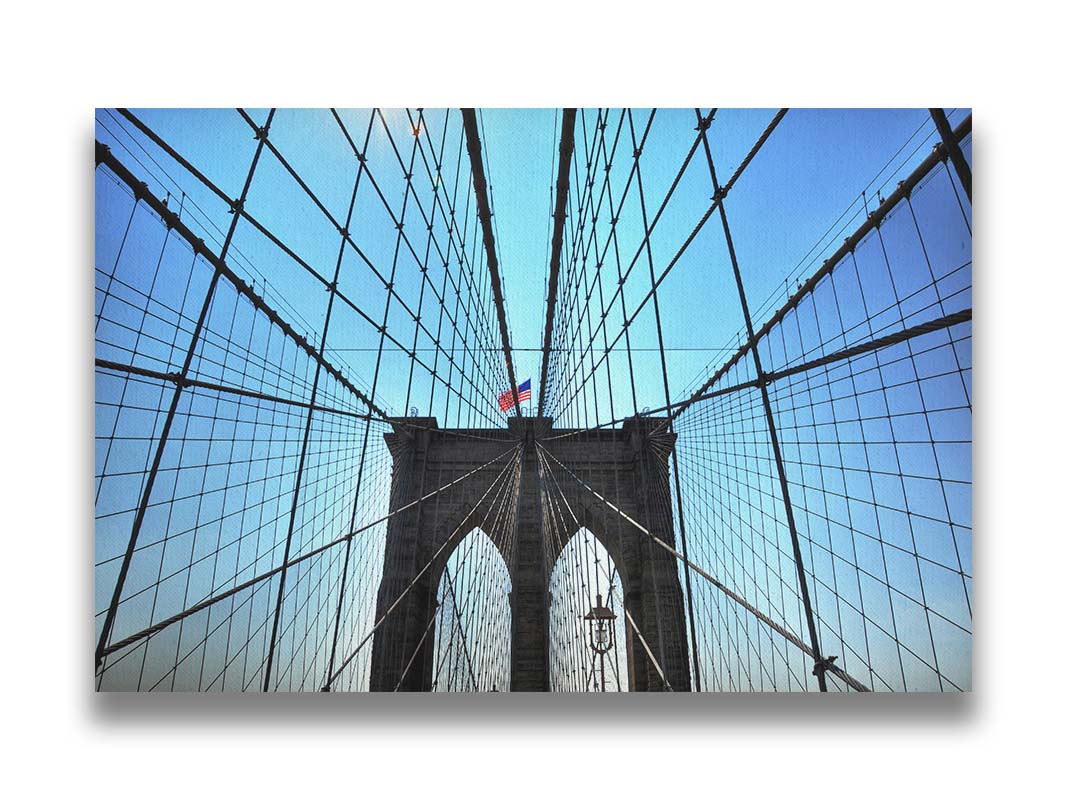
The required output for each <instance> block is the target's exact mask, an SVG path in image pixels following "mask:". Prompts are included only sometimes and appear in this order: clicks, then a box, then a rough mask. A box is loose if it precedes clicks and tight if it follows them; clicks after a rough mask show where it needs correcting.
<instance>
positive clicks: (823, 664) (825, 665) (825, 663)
mask: <svg viewBox="0 0 1067 800" xmlns="http://www.w3.org/2000/svg"><path fill="white" fill-rule="evenodd" d="M835 661H837V656H826V657H825V658H822V659H820V660H818V661H816V662H815V667H814V669H812V671H811V674H812V675H815V676H816V677H820V676H822V675H824V674H825V673H826V671H827V670H828V669H830V668H832V667H833V665H834V662H835Z"/></svg>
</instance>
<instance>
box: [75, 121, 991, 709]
mask: <svg viewBox="0 0 1067 800" xmlns="http://www.w3.org/2000/svg"><path fill="white" fill-rule="evenodd" d="M95 138H96V143H95V249H94V256H93V260H94V269H95V281H94V284H95V309H94V326H95V366H94V372H95V475H94V492H95V515H96V517H95V543H94V554H95V563H94V580H95V595H94V604H95V605H94V608H93V618H94V621H95V640H94V641H95V659H94V661H95V663H94V674H95V685H96V688H97V689H98V690H99V691H107V692H110V691H140V692H152V691H154V692H160V691H162V692H173V691H182V692H367V691H370V692H487V693H493V692H499V693H504V692H590V693H608V692H804V691H806V692H872V691H873V692H967V691H970V689H971V657H972V631H973V626H972V612H971V601H972V595H973V585H972V580H973V570H972V563H971V540H972V523H971V484H972V479H971V473H972V468H971V440H972V436H971V412H972V375H971V326H972V320H971V303H972V298H971V286H972V278H971V272H972V255H971V228H972V217H971V171H972V134H971V113H970V109H966V108H933V109H926V108H921V109H920V108H908V109H785V108H783V109H731V108H708V107H697V108H668V109H618V108H581V109H574V108H558V109H510V108H485V109H472V108H462V109H430V108H407V109H294V108H275V109H248V108H242V109H126V108H117V109H110V108H109V109H98V110H97V112H96V117H95Z"/></svg>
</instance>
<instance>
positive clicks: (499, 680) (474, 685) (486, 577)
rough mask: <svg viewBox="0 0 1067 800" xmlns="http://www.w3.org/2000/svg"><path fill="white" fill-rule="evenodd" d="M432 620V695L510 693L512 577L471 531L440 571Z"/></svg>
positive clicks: (482, 537)
mask: <svg viewBox="0 0 1067 800" xmlns="http://www.w3.org/2000/svg"><path fill="white" fill-rule="evenodd" d="M436 600H437V605H436V612H435V616H434V621H435V624H434V625H433V628H434V637H433V638H434V642H433V675H432V683H431V690H432V691H435V692H492V691H499V692H506V691H508V690H509V689H510V688H511V575H510V573H509V572H508V567H507V564H506V563H505V562H504V558H503V556H501V554H500V550H499V549H498V548H497V546H496V544H495V543H494V542H493V541H492V540H491V539H490V538H489V536H487V535H486V533H485V532H484V531H483V530H482V529H481V528H474V529H473V530H472V531H471V532H470V533H468V534H467V535H466V536H464V537H463V539H462V540H461V541H460V542H459V544H457V545H456V549H455V550H453V551H452V554H451V555H450V556H449V558H448V561H447V562H446V563H445V566H444V568H443V569H442V571H441V576H440V580H439V581H438V585H437V595H436Z"/></svg>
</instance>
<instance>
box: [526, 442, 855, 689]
mask: <svg viewBox="0 0 1067 800" xmlns="http://www.w3.org/2000/svg"><path fill="white" fill-rule="evenodd" d="M537 446H538V448H540V449H541V451H542V452H543V453H545V454H546V455H547V456H548V457H549V458H551V459H552V460H553V461H555V462H556V463H557V464H558V465H559V466H560V467H562V468H563V470H564V471H565V472H566V473H567V474H568V475H570V476H571V477H572V478H573V479H574V480H575V481H576V482H577V483H578V485H579V486H581V487H582V488H583V489H585V490H586V491H588V492H589V493H591V494H592V495H593V496H594V497H596V498H597V499H598V500H600V501H601V502H602V503H604V504H605V505H606V506H608V508H610V509H611V510H612V511H614V512H615V513H616V514H618V515H619V516H620V517H621V518H622V519H624V520H625V521H626V522H629V523H630V524H631V525H633V526H634V527H635V528H637V529H638V530H639V531H641V532H642V533H643V534H645V535H646V536H648V538H650V539H651V540H652V541H653V542H655V543H656V544H658V545H659V546H660V547H662V548H663V549H664V550H666V551H667V552H668V553H670V554H671V555H673V556H674V557H675V558H677V559H678V560H679V561H681V562H684V563H688V565H689V567H690V568H691V569H692V570H693V571H694V572H695V573H697V574H698V575H700V576H701V577H702V578H704V579H706V580H707V581H709V582H710V583H711V584H712V586H714V587H715V588H716V589H718V590H719V591H721V592H722V593H723V594H725V595H726V596H727V597H729V598H730V599H731V600H733V601H734V602H735V603H737V604H738V605H740V606H742V607H743V608H744V609H746V610H747V611H748V612H749V613H751V614H752V615H754V616H755V617H756V618H757V619H759V620H760V621H761V622H763V623H764V624H765V625H767V626H769V627H770V628H772V629H773V630H775V631H777V632H778V633H779V634H781V635H782V636H783V637H785V638H786V639H787V640H788V641H789V642H791V643H792V644H794V645H796V646H797V647H799V648H800V649H801V650H803V651H804V652H805V653H807V655H808V656H811V657H814V655H813V652H812V650H811V647H810V646H809V645H808V644H807V643H806V642H804V640H803V639H801V638H800V637H798V636H797V635H796V634H795V633H793V632H792V631H790V630H789V629H788V628H785V627H784V626H782V625H780V624H779V623H777V622H775V621H774V620H773V619H771V618H770V617H768V616H767V615H766V614H764V613H763V612H762V611H760V610H759V609H758V608H756V607H755V606H753V605H752V604H751V603H749V602H748V601H747V600H745V599H744V598H743V597H741V596H740V595H739V594H737V593H736V592H734V591H732V590H731V589H730V588H729V587H727V586H725V585H724V584H723V583H721V582H720V581H718V580H716V579H715V578H714V577H712V576H711V575H710V574H709V573H707V572H705V571H704V570H703V569H701V568H700V567H698V566H697V565H696V564H693V563H692V562H687V561H686V559H685V557H684V556H682V554H681V553H679V552H678V551H677V550H675V549H674V548H673V547H671V546H670V545H669V544H667V543H666V542H664V541H663V540H662V539H660V538H659V537H658V536H656V535H655V534H654V533H652V532H651V531H649V530H648V529H647V528H645V527H644V526H643V525H641V524H640V523H639V522H637V521H636V520H634V519H632V518H631V517H629V516H628V515H627V514H626V512H624V511H623V510H622V509H620V508H619V507H618V506H616V505H614V504H613V503H612V502H611V501H610V500H608V499H607V498H606V497H604V496H603V495H601V494H600V493H599V492H597V491H596V490H595V489H593V488H592V487H591V486H589V485H588V484H587V483H585V482H584V481H583V480H582V479H581V478H579V477H578V476H577V475H575V474H574V473H573V472H572V471H571V470H570V469H568V468H567V466H566V465H565V464H564V463H563V462H561V461H560V460H559V459H558V458H556V457H555V456H554V455H552V453H550V452H549V451H548V450H546V449H545V448H544V447H543V446H542V445H541V444H540V443H538V444H537ZM824 663H825V662H824ZM826 670H827V671H828V672H832V673H833V674H835V675H837V676H838V677H839V678H841V679H842V680H843V681H844V682H845V683H847V684H848V685H849V686H851V687H852V688H853V689H855V690H856V691H859V692H867V691H870V689H868V688H867V687H866V686H865V685H864V684H862V683H860V682H859V681H858V680H856V679H855V678H853V677H852V676H851V675H849V674H848V673H847V672H845V671H844V670H843V669H841V668H840V667H838V666H837V665H836V664H833V663H827V664H826Z"/></svg>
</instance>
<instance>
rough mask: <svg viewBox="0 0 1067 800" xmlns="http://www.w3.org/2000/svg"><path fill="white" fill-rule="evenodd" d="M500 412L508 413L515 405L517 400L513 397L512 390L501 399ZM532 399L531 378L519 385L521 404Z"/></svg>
mask: <svg viewBox="0 0 1067 800" xmlns="http://www.w3.org/2000/svg"><path fill="white" fill-rule="evenodd" d="M498 399H499V400H500V410H501V411H507V410H508V409H510V408H512V407H513V406H514V405H515V399H514V396H513V395H512V392H511V389H508V390H507V391H506V392H502V393H501V395H500V397H499V398H498ZM529 399H530V378H527V379H526V380H525V381H523V382H522V383H520V384H519V402H520V403H521V402H523V401H524V400H529Z"/></svg>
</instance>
